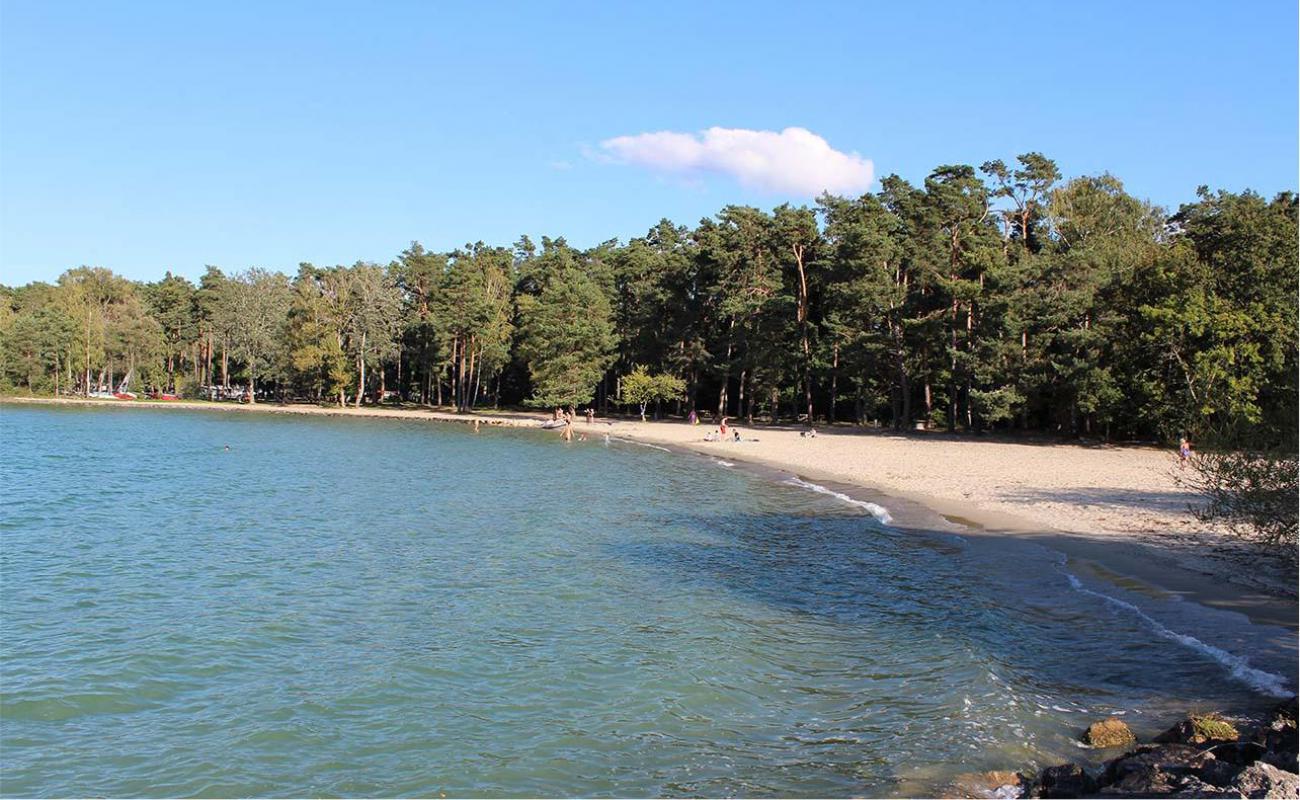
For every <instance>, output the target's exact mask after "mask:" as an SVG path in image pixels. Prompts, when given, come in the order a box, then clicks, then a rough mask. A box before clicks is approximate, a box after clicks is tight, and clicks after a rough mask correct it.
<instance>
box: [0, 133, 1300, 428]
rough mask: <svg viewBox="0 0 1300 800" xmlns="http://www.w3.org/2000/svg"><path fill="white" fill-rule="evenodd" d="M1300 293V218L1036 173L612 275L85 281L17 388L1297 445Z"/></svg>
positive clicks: (922, 193)
mask: <svg viewBox="0 0 1300 800" xmlns="http://www.w3.org/2000/svg"><path fill="white" fill-rule="evenodd" d="M1298 270H1300V267H1298V265H1297V200H1296V196H1295V194H1293V193H1290V192H1287V193H1283V194H1280V195H1278V196H1277V197H1276V198H1274V199H1272V200H1267V199H1265V198H1263V197H1261V196H1259V195H1257V194H1254V193H1252V192H1243V193H1241V194H1233V193H1228V192H1218V193H1211V192H1209V191H1208V190H1206V189H1204V188H1202V189H1201V190H1199V191H1198V193H1197V199H1196V200H1195V202H1191V203H1188V204H1185V205H1183V206H1182V207H1181V208H1179V209H1178V211H1177V212H1176V213H1172V214H1170V213H1167V212H1165V211H1164V210H1162V209H1160V208H1157V207H1154V206H1152V205H1150V204H1147V203H1145V202H1142V201H1140V200H1137V199H1135V198H1134V197H1132V196H1130V195H1128V194H1126V193H1125V191H1124V189H1123V186H1122V184H1121V183H1120V182H1119V181H1118V180H1117V179H1116V178H1114V177H1112V176H1110V175H1101V176H1097V177H1080V178H1075V179H1073V180H1070V181H1068V182H1062V180H1061V176H1060V173H1059V172H1058V170H1057V167H1056V165H1055V164H1054V163H1053V162H1052V161H1051V160H1049V159H1047V158H1045V157H1043V156H1042V155H1040V154H1037V153H1030V154H1026V155H1023V156H1020V157H1019V158H1018V159H1017V161H1016V163H1014V164H1012V165H1006V164H1004V163H1002V162H1000V161H991V162H987V163H985V164H984V165H982V166H981V167H980V168H979V169H978V170H977V169H975V168H973V167H970V166H943V167H940V168H938V169H936V170H935V171H934V172H933V173H932V174H931V175H930V176H929V177H928V178H926V180H925V182H924V184H923V185H921V186H915V185H912V184H910V183H908V182H907V181H905V180H903V179H901V178H899V177H897V176H890V177H888V178H885V179H884V180H883V181H882V183H881V190H880V191H879V192H878V193H874V194H867V195H864V196H862V197H859V198H854V199H849V198H841V197H833V196H824V197H822V198H820V199H819V200H818V202H817V204H816V205H815V206H814V207H811V208H809V207H797V208H796V207H792V206H789V205H782V206H780V207H778V208H776V209H774V210H773V211H772V212H770V213H769V212H765V211H761V210H759V209H757V208H751V207H745V206H728V207H726V208H724V209H722V211H720V212H719V213H718V214H717V215H716V216H715V217H714V218H711V219H705V220H702V221H701V222H700V223H699V224H698V225H697V226H696V227H694V228H687V227H679V226H676V225H673V224H672V223H670V222H668V221H666V220H665V221H661V222H660V223H659V224H658V225H656V226H655V227H654V228H652V229H651V230H650V231H649V232H648V233H647V234H646V235H645V236H644V237H641V238H637V239H633V240H632V241H630V242H627V243H620V242H618V241H617V240H611V241H608V242H605V243H603V244H600V245H597V246H596V247H593V248H590V249H587V250H579V249H576V248H573V247H571V246H570V245H569V244H568V243H567V242H566V241H565V240H564V239H562V238H560V239H549V238H543V239H542V241H541V246H540V248H539V247H537V246H535V245H534V243H533V242H532V241H530V240H529V239H528V238H527V237H524V238H521V239H520V240H519V241H518V242H516V243H515V244H514V245H513V246H512V247H510V248H505V247H492V246H488V245H485V244H482V243H479V244H475V245H467V246H466V247H464V248H462V249H459V250H455V251H453V252H450V253H433V252H428V251H426V250H424V249H423V248H422V247H421V246H420V245H419V244H413V245H412V246H411V247H410V248H409V249H408V250H406V251H405V252H403V253H401V254H400V255H399V256H398V257H397V258H396V259H395V260H394V261H393V262H392V263H390V264H387V265H377V264H368V263H359V264H356V265H354V266H351V267H343V266H333V267H317V266H313V265H311V264H302V265H300V267H299V270H298V273H297V275H296V276H293V277H288V276H285V275H281V274H278V273H273V272H266V271H263V270H258V269H250V270H247V271H245V272H240V273H235V274H226V273H224V272H222V271H221V270H219V269H217V268H215V267H209V268H208V269H207V272H206V273H205V274H204V275H203V276H202V278H201V279H200V280H199V282H198V284H197V285H195V284H192V283H191V282H190V281H188V280H186V279H185V278H181V277H176V276H173V275H171V274H170V273H169V274H168V275H167V276H166V277H164V278H163V279H162V280H160V281H158V282H155V283H134V282H131V281H128V280H125V279H123V278H121V277H118V276H116V275H114V274H113V273H112V272H110V271H108V270H106V269H102V268H88V267H79V268H76V269H72V270H69V271H68V272H66V273H64V274H63V275H62V276H61V277H60V278H59V280H58V282H57V283H56V284H54V285H49V284H44V283H33V284H29V285H27V286H24V287H21V288H17V289H10V288H4V289H2V290H0V338H2V344H3V346H2V347H0V354H2V355H0V358H2V359H3V362H2V363H0V381H3V382H5V383H7V384H8V385H9V386H10V387H21V388H23V389H26V390H29V391H32V392H55V391H57V392H62V393H80V392H88V391H93V390H95V389H99V388H103V387H109V388H112V387H113V386H114V382H115V381H120V380H121V379H122V378H123V377H125V376H127V375H130V376H131V380H132V382H133V385H138V386H141V387H148V386H152V387H156V388H158V389H160V390H168V391H175V392H177V393H180V394H184V395H190V396H201V395H202V391H201V389H200V387H211V386H232V385H238V386H245V387H248V389H249V390H250V394H252V395H253V396H254V397H258V396H261V397H268V396H270V397H276V398H280V399H306V400H311V401H317V402H334V403H356V404H360V403H362V402H378V401H381V400H383V399H385V398H391V397H394V396H396V397H400V398H401V399H404V400H407V401H411V402H419V403H431V404H439V405H453V406H456V407H457V408H461V409H469V408H473V407H476V406H482V405H484V404H491V405H502V404H505V405H512V404H519V403H525V404H532V405H539V406H579V405H584V404H587V403H589V402H593V401H594V402H595V403H597V404H599V405H600V406H601V407H603V408H608V406H609V405H610V404H614V403H619V402H620V401H621V400H623V399H624V398H622V397H620V392H619V388H620V381H621V379H622V377H623V376H627V375H629V374H631V373H632V372H633V371H634V370H635V369H636V368H637V367H643V368H645V369H647V370H648V371H649V372H650V373H654V374H665V375H671V376H676V377H677V378H680V379H681V380H682V381H683V382H684V385H685V392H684V393H683V395H682V396H681V397H680V398H679V399H677V400H676V401H675V402H670V404H669V405H668V406H666V407H665V410H671V411H674V412H677V413H682V412H683V411H684V410H685V409H688V408H695V409H700V410H701V411H706V412H709V411H711V412H714V413H717V414H728V415H731V416H734V417H740V418H748V419H753V418H764V419H771V420H774V421H780V420H786V421H791V420H795V419H803V420H817V421H822V420H825V421H856V422H858V423H864V422H868V421H872V420H876V421H879V422H880V423H881V424H885V425H891V426H893V427H895V428H900V429H901V428H911V427H913V426H914V425H916V424H918V423H920V424H924V425H926V426H928V427H939V428H948V429H950V430H955V429H964V430H973V431H979V430H990V429H1008V428H1018V429H1035V430H1045V431H1050V432H1056V433H1062V434H1077V435H1087V436H1094V437H1107V438H1115V437H1122V438H1151V437H1159V438H1166V439H1168V438H1175V437H1177V436H1178V435H1180V434H1181V433H1184V432H1186V433H1188V434H1189V435H1191V436H1194V437H1196V436H1209V435H1211V434H1213V435H1215V436H1217V437H1220V438H1224V437H1228V438H1231V437H1237V438H1240V437H1242V436H1247V437H1249V438H1250V439H1251V440H1252V442H1255V443H1263V444H1264V445H1267V446H1290V444H1291V443H1293V442H1294V439H1295V435H1296V419H1297V380H1296V375H1297V274H1298ZM668 384H669V385H674V384H673V382H672V381H671V380H670V381H669V382H668Z"/></svg>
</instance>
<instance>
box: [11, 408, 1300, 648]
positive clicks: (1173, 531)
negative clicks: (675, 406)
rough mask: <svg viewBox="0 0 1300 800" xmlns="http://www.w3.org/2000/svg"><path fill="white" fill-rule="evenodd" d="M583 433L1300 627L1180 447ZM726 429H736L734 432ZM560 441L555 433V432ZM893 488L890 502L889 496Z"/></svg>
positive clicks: (442, 417) (751, 432)
mask: <svg viewBox="0 0 1300 800" xmlns="http://www.w3.org/2000/svg"><path fill="white" fill-rule="evenodd" d="M4 402H13V403H42V404H54V405H83V404H94V405H117V406H127V405H129V406H130V407H133V408H139V409H141V410H144V409H154V410H160V411H165V410H167V409H202V410H208V411H224V412H228V413H291V414H312V415H331V416H365V417H384V418H395V419H426V420H432V421H441V422H456V423H462V424H465V423H471V422H473V421H474V420H475V419H477V420H479V421H480V422H481V423H482V424H483V425H487V426H493V425H502V426H510V427H525V428H536V427H537V426H538V425H539V424H540V422H541V421H542V420H544V419H546V418H548V417H549V415H547V414H542V413H538V414H533V413H526V412H500V413H495V412H481V413H477V414H456V413H454V412H446V411H436V410H431V409H415V408H372V407H366V408H360V409H355V408H335V407H324V406H312V405H286V406H281V405H275V404H269V403H259V404H256V405H251V406H249V405H238V404H234V403H207V402H189V401H182V402H134V403H121V402H118V403H115V402H113V401H100V400H76V399H58V400H55V399H50V398H6V399H5V400H4ZM575 430H576V431H577V432H579V433H584V432H585V433H587V434H588V435H589V437H590V438H591V439H592V440H596V439H598V438H600V437H603V435H604V434H605V433H609V434H610V435H611V436H613V437H617V438H625V439H631V440H636V441H641V442H647V443H657V444H661V445H665V446H669V447H672V448H678V449H687V450H693V451H697V452H702V453H706V454H710V455H713V456H716V457H718V458H721V459H724V460H726V461H730V462H737V463H748V464H759V465H766V466H767V467H773V468H778V469H781V470H785V471H787V472H791V473H794V474H796V475H799V476H801V477H805V478H807V479H808V480H813V481H818V482H835V483H836V484H838V486H837V488H838V489H842V490H844V491H846V492H848V493H850V494H851V493H852V492H853V487H858V488H860V489H861V490H863V491H864V492H867V493H869V494H866V495H864V498H865V499H872V500H873V501H876V502H882V503H883V504H884V505H886V506H888V505H889V499H888V498H891V497H892V498H901V499H903V500H904V501H906V502H909V503H916V504H919V505H921V506H924V507H926V508H928V509H932V510H933V511H935V512H937V513H938V514H940V515H942V516H943V517H944V518H946V519H947V520H948V521H949V522H951V523H954V524H958V525H963V526H966V527H967V528H968V529H969V530H970V531H971V532H973V533H976V534H980V533H983V534H987V535H1020V536H1027V537H1036V538H1039V539H1041V540H1043V541H1044V543H1046V544H1049V545H1050V546H1053V547H1056V548H1058V549H1060V550H1062V551H1064V552H1066V553H1067V554H1068V555H1069V556H1070V557H1071V558H1072V559H1076V560H1078V561H1080V562H1083V565H1084V566H1085V567H1087V566H1089V565H1091V566H1092V567H1093V568H1094V570H1095V571H1096V572H1097V573H1098V574H1101V575H1109V576H1113V578H1114V579H1117V580H1122V579H1131V580H1139V581H1142V582H1146V583H1150V584H1153V585H1155V586H1158V587H1159V588H1161V589H1163V590H1165V591H1171V592H1175V593H1178V594H1181V595H1184V596H1187V597H1189V598H1194V599H1196V600H1198V601H1201V602H1205V603H1207V604H1210V605H1215V606H1219V607H1224V608H1230V609H1233V610H1238V611H1241V612H1243V613H1246V614H1247V615H1248V616H1250V617H1252V618H1253V619H1255V620H1257V621H1264V622H1270V623H1273V624H1282V625H1287V626H1290V627H1295V626H1296V604H1295V597H1296V587H1295V583H1294V578H1293V577H1292V576H1291V575H1288V574H1287V571H1286V570H1285V569H1282V568H1276V567H1272V566H1270V565H1267V564H1263V563H1261V562H1260V560H1259V559H1258V558H1257V557H1256V556H1255V555H1254V554H1253V553H1252V552H1251V550H1250V549H1249V548H1247V547H1245V546H1244V545H1243V544H1242V543H1241V542H1240V541H1239V540H1237V539H1235V538H1233V537H1231V536H1228V535H1226V534H1224V533H1223V532H1222V531H1220V530H1216V529H1214V528H1213V527H1211V526H1207V525H1205V524H1203V523H1201V522H1199V521H1197V520H1196V519H1195V517H1194V516H1193V515H1192V514H1191V513H1190V512H1189V511H1188V506H1189V505H1191V504H1194V503H1196V501H1197V497H1196V496H1195V494H1193V493H1192V492H1190V491H1188V490H1187V489H1185V488H1183V487H1180V486H1179V485H1178V482H1177V473H1178V470H1179V467H1178V463H1177V458H1176V456H1175V454H1174V453H1173V452H1172V451H1169V450H1164V449H1157V448H1153V447H1132V446H1109V445H1106V446H1103V445H1092V446H1089V445H1074V444H1062V443H1046V442H1045V443H1036V442H1035V443H1018V442H1011V441H997V440H993V439H989V440H985V439H978V438H971V437H966V436H950V435H947V434H942V433H909V434H901V435H900V434H894V433H892V432H885V431H880V430H874V429H852V428H838V429H829V430H819V431H818V435H817V436H816V437H815V438H805V437H803V436H801V435H800V433H801V429H799V428H793V427H789V428H784V427H775V428H774V427H767V426H760V427H755V428H749V427H746V426H741V427H740V428H739V430H740V433H741V438H742V441H740V442H735V441H721V442H707V441H704V436H705V434H706V433H707V432H709V431H712V430H715V427H713V426H710V425H704V424H701V425H695V426H692V425H689V424H686V423H683V422H646V423H642V422H639V421H628V420H606V419H601V418H598V419H597V420H596V422H595V423H594V424H592V425H591V426H588V424H587V423H586V421H585V419H582V418H580V419H579V421H578V422H577V423H576V425H575ZM728 436H729V437H730V431H729V432H728ZM557 438H558V435H557ZM882 495H884V496H885V499H884V500H881V496H882Z"/></svg>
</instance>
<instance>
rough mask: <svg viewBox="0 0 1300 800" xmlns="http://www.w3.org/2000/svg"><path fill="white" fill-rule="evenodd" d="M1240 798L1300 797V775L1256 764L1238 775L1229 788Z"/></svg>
mask: <svg viewBox="0 0 1300 800" xmlns="http://www.w3.org/2000/svg"><path fill="white" fill-rule="evenodd" d="M1228 788H1229V789H1231V790H1232V791H1234V792H1236V793H1237V794H1238V796H1240V797H1290V798H1295V797H1300V775H1296V774H1295V773H1294V772H1286V771H1285V770H1280V769H1278V768H1277V767H1275V766H1273V765H1272V764H1265V763H1263V762H1259V761H1257V762H1255V763H1254V764H1251V765H1250V766H1249V767H1246V768H1245V769H1243V770H1242V771H1241V772H1239V773H1237V777H1236V778H1235V779H1234V780H1233V781H1232V783H1231V784H1230V785H1229V786H1228Z"/></svg>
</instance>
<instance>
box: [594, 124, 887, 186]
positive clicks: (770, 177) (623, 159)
mask: <svg viewBox="0 0 1300 800" xmlns="http://www.w3.org/2000/svg"><path fill="white" fill-rule="evenodd" d="M596 155H597V156H603V158H600V160H607V159H608V160H613V161H615V162H617V163H623V164H634V165H636V166H640V167H645V168H646V169H649V170H650V171H652V172H659V173H669V174H675V175H685V176H688V177H697V176H699V175H701V174H704V173H715V174H721V175H729V176H731V177H733V178H735V179H736V180H737V181H739V182H740V184H741V185H742V186H746V187H749V188H752V189H761V190H764V191H770V192H780V193H784V194H796V195H805V196H814V195H818V194H821V193H822V192H823V191H826V192H831V193H832V194H842V195H852V194H858V193H861V192H865V191H866V190H867V188H868V187H869V186H870V185H871V179H872V177H873V173H874V167H873V166H872V164H871V161H870V160H869V159H865V158H863V157H862V156H860V155H858V154H857V153H842V152H840V151H839V150H836V149H835V148H833V147H831V146H830V144H828V143H827V142H826V140H825V139H823V138H822V137H820V136H818V135H817V134H815V133H813V132H812V131H810V130H808V129H806V128H786V129H785V130H783V131H781V132H780V133H777V132H776V131H752V130H746V129H744V128H709V129H708V130H706V131H701V132H700V133H698V134H696V133H677V132H675V131H658V132H656V133H639V134H636V135H634V136H616V137H614V138H613V139H606V140H605V141H603V142H601V143H600V150H599V151H598V153H597V154H596Z"/></svg>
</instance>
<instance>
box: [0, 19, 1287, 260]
mask: <svg viewBox="0 0 1300 800" xmlns="http://www.w3.org/2000/svg"><path fill="white" fill-rule="evenodd" d="M904 6H906V7H904ZM1296 17H1297V11H1296V3H1295V2H1294V0H1286V1H1285V2H1252V3H1242V4H1226V3H1222V2H1216V3H1211V2H1179V3H1158V2H1131V0H1130V2H1123V3H1108V2H1089V3H1039V4H1031V5H1019V6H1016V5H1011V6H1007V5H996V4H982V3H960V4H959V3H929V4H920V3H918V4H903V3H870V4H869V3H865V2H864V3H857V2H844V3H827V4H812V3H809V4H803V3H757V2H746V3H729V4H728V3H710V4H699V3H668V2H655V3H641V4H630V3H628V4H625V3H608V2H607V3H590V4H583V3H518V4H507V3H499V4H477V3H476V4H469V3H466V4H457V5H453V4H451V3H441V2H427V3H426V2H412V3H398V2H383V3H361V2H356V3H328V2H311V3H306V2H303V3H289V2H282V3H253V2H248V3H240V2H221V3H176V2H167V3H161V2H160V3H125V2H119V3H104V2H90V3H71V2H16V1H14V0H0V283H6V284H10V285H13V284H21V283H25V282H27V281H30V280H53V279H54V278H56V277H57V276H58V275H59V273H60V272H62V271H63V270H64V269H67V268H69V267H72V266H76V265H78V264H93V265H100V266H106V267H110V268H112V269H114V270H116V271H118V272H120V273H122V274H124V275H127V276H128V277H131V278H136V279H156V278H157V277H160V276H161V275H162V274H163V272H164V271H165V270H168V269H170V270H172V271H174V272H177V273H180V274H183V275H187V276H190V277H195V276H197V275H198V274H200V273H201V272H202V269H203V265H204V264H216V265H218V266H221V267H223V268H226V269H231V270H238V269H243V268H246V267H249V266H262V267H268V268H272V269H281V270H285V271H293V270H294V269H295V268H296V265H297V263H298V262H300V261H312V262H314V263H317V264H335V263H352V262H354V261H357V260H373V261H380V262H386V261H388V260H390V259H391V258H392V257H393V256H394V255H395V254H396V253H398V252H399V251H400V250H402V249H403V248H404V247H405V246H406V245H407V244H409V242H410V241H411V240H415V239H418V240H420V241H421V242H423V243H424V244H425V245H426V246H427V247H430V248H433V249H449V248H452V247H456V246H459V245H461V244H464V243H466V242H469V241H475V240H483V241H486V242H489V243H493V244H509V243H511V242H513V241H514V240H515V239H517V238H518V236H519V235H520V234H522V233H528V234H529V235H531V236H533V237H534V238H539V237H540V236H541V235H543V234H546V235H550V236H565V237H567V238H568V239H569V241H571V242H572V243H574V244H577V245H579V246H588V245H592V244H595V243H597V242H599V241H602V240H604V239H607V238H612V237H619V238H622V239H627V238H628V237H631V236H637V235H641V234H643V233H644V232H645V230H646V229H647V228H649V227H650V226H651V225H652V224H654V223H655V222H656V221H657V220H658V219H659V218H660V217H662V216H667V217H669V218H671V219H673V220H674V221H677V222H681V223H686V224H694V223H695V222H697V221H698V220H699V219H700V218H701V217H703V216H708V215H711V214H712V213H714V212H715V211H717V210H718V209H719V208H721V207H722V206H723V205H725V204H727V203H748V204H754V205H759V206H761V207H771V206H774V205H776V204H778V203H781V202H784V201H787V200H790V201H794V202H806V201H808V200H809V199H810V198H807V197H804V196H801V195H800V194H799V191H798V189H797V188H793V187H792V185H791V184H790V183H789V182H788V181H786V182H782V181H780V180H774V181H767V182H764V181H763V180H744V176H743V175H740V176H737V175H735V174H729V173H728V172H727V168H726V167H725V165H724V167H719V168H717V169H715V170H714V171H709V165H714V166H715V167H716V163H722V162H716V163H715V162H700V163H704V164H705V167H703V168H701V169H696V170H695V171H693V172H692V171H691V170H689V169H688V170H687V171H685V172H681V171H678V172H671V171H668V172H665V170H664V168H663V164H660V163H654V160H653V159H649V160H647V159H641V160H638V158H637V157H631V158H629V157H628V154H627V153H626V152H624V151H618V152H614V151H611V150H610V149H609V148H603V147H602V145H601V143H602V142H606V141H608V140H610V139H612V138H615V137H636V136H638V135H640V134H645V133H651V132H659V131H674V132H678V133H681V134H688V135H691V136H692V137H695V140H696V141H699V138H698V137H697V136H695V135H696V134H698V132H700V131H704V130H706V129H709V128H713V127H721V128H727V129H744V130H748V131H773V132H776V131H782V130H784V129H786V128H790V127H797V128H803V129H806V130H808V131H810V132H812V133H813V134H815V135H816V136H817V137H821V138H822V139H824V140H825V142H826V143H828V144H829V147H830V148H834V150H835V151H839V154H840V155H842V156H844V157H846V158H847V157H850V156H852V154H855V153H856V154H858V156H860V159H861V161H863V162H865V161H866V160H869V161H870V162H871V164H872V166H873V168H874V175H875V177H876V179H877V180H878V178H879V177H881V176H884V175H888V174H890V173H898V174H900V175H902V176H903V177H905V178H908V179H910V180H913V181H921V180H923V179H924V177H925V175H926V174H927V173H928V172H929V171H930V170H931V169H932V168H934V167H935V166H937V165H939V164H944V163H971V164H976V165H978V164H979V163H981V162H983V161H984V160H987V159H990V158H1003V159H1005V160H1007V161H1010V160H1011V159H1013V158H1014V156H1015V155H1016V154H1018V153H1022V152H1025V151H1028V150H1041V151H1042V152H1044V153H1046V154H1047V155H1048V156H1050V157H1052V158H1055V159H1056V160H1057V162H1058V163H1059V164H1060V166H1061V168H1062V170H1063V172H1065V173H1066V175H1067V176H1073V175H1079V174H1088V173H1096V172H1100V171H1104V170H1109V171H1110V172H1112V173H1114V174H1116V175H1118V176H1119V177H1120V178H1121V179H1123V180H1124V182H1125V184H1126V185H1127V187H1128V188H1129V190H1130V191H1132V192H1133V193H1135V194H1137V195H1139V196H1141V197H1145V198H1148V199H1150V200H1152V201H1153V202H1156V203H1159V204H1162V205H1167V206H1176V205H1177V204H1178V203H1179V202H1182V201H1186V200H1190V199H1192V197H1193V194H1194V191H1195V189H1196V187H1197V185H1199V184H1202V183H1204V184H1209V185H1210V186H1212V187H1216V188H1219V187H1222V188H1227V189H1232V190H1238V189H1242V188H1247V187H1250V188H1254V189H1256V190H1258V191H1261V192H1263V193H1265V194H1268V195H1271V194H1273V193H1275V192H1277V191H1280V190H1285V189H1294V188H1295V186H1296V176H1297V168H1298V165H1297V78H1296V74H1297V40H1296V30H1297V18H1296ZM631 141H634V142H635V141H641V140H635V139H634V140H631ZM682 141H685V142H686V144H687V145H688V146H690V147H695V145H693V144H691V141H690V137H688V138H687V139H684V140H682ZM726 157H727V156H726V154H723V156H719V158H722V159H723V160H724V161H725V158H726ZM726 163H731V162H726ZM837 163H845V162H837ZM697 166H698V164H697ZM719 170H720V171H719ZM797 171H798V170H796V172H797ZM787 172H789V170H787ZM872 186H873V188H876V184H873V185H872Z"/></svg>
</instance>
